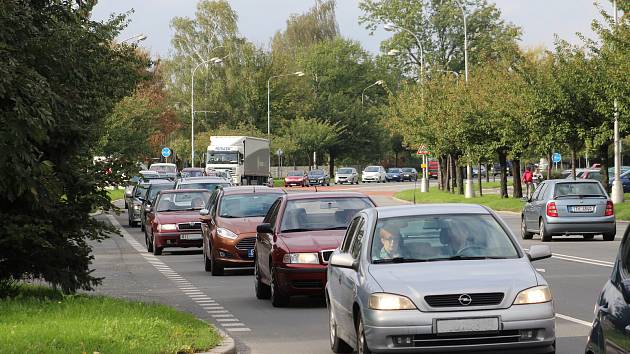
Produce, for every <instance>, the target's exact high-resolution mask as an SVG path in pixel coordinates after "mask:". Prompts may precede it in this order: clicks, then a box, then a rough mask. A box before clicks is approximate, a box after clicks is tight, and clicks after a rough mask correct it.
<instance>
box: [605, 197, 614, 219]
mask: <svg viewBox="0 0 630 354" xmlns="http://www.w3.org/2000/svg"><path fill="white" fill-rule="evenodd" d="M613 215H615V207H614V206H613V202H611V201H610V200H609V201H607V202H606V211H605V212H604V216H613Z"/></svg>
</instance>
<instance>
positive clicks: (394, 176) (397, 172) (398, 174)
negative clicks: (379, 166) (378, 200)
mask: <svg viewBox="0 0 630 354" xmlns="http://www.w3.org/2000/svg"><path fill="white" fill-rule="evenodd" d="M385 179H386V180H387V182H391V181H397V182H402V180H403V170H402V168H398V167H391V168H388V169H387V172H386V173H385Z"/></svg>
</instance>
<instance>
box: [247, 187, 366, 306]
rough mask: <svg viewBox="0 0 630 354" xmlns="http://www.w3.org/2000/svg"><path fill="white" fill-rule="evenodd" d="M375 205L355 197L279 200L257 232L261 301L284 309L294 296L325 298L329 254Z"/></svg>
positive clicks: (312, 195) (307, 196)
mask: <svg viewBox="0 0 630 354" xmlns="http://www.w3.org/2000/svg"><path fill="white" fill-rule="evenodd" d="M374 205H375V204H374V202H373V201H372V200H371V199H370V198H369V197H368V196H366V195H364V194H362V193H350V192H348V193H297V194H287V195H284V196H282V197H281V198H279V199H278V200H277V201H276V202H275V203H274V204H273V205H272V206H271V208H270V209H269V213H268V214H267V215H266V216H265V219H264V220H263V223H262V224H260V225H258V227H257V230H256V231H257V232H256V246H255V249H254V275H255V276H254V278H255V282H256V284H255V288H256V297H257V298H259V299H266V298H271V301H272V304H273V306H275V307H281V306H286V305H287V304H288V302H289V298H290V297H291V296H293V295H323V293H324V287H325V285H326V267H327V263H328V258H329V257H330V254H331V253H332V251H333V250H335V249H336V248H337V247H339V245H340V244H341V241H342V240H343V237H344V235H345V233H346V229H347V227H348V224H349V223H350V220H351V219H352V216H354V214H356V213H357V212H358V211H360V210H363V209H365V208H371V207H374Z"/></svg>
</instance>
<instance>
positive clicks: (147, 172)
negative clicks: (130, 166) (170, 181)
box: [138, 170, 162, 181]
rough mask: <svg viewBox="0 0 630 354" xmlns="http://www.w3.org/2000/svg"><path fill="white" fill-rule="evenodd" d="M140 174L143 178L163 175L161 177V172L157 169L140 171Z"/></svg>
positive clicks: (154, 177) (157, 177)
mask: <svg viewBox="0 0 630 354" xmlns="http://www.w3.org/2000/svg"><path fill="white" fill-rule="evenodd" d="M138 173H139V174H140V176H141V177H142V179H143V180H145V181H146V180H148V179H160V178H162V177H160V174H159V173H157V172H156V171H151V170H142V171H139V172H138Z"/></svg>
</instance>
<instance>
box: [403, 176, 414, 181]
mask: <svg viewBox="0 0 630 354" xmlns="http://www.w3.org/2000/svg"><path fill="white" fill-rule="evenodd" d="M414 178H416V176H414V175H403V176H402V178H401V180H403V181H412V180H413V179H414Z"/></svg>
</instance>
